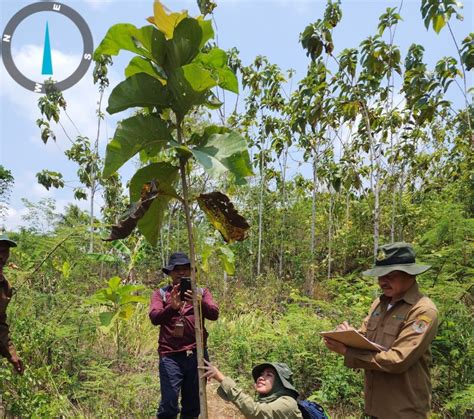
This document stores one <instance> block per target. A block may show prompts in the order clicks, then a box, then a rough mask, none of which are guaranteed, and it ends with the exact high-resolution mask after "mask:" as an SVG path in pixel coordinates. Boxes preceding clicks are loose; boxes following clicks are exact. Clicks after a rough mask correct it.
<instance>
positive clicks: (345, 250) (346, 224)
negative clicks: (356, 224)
mask: <svg viewBox="0 0 474 419" xmlns="http://www.w3.org/2000/svg"><path fill="white" fill-rule="evenodd" d="M350 203H351V201H350V192H347V194H346V223H345V227H346V229H348V228H349V218H350ZM348 247H349V243H348V239H347V233H346V240H345V246H344V265H343V268H342V270H343V272H344V273H346V271H347V248H348Z"/></svg>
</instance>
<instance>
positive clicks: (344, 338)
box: [319, 330, 382, 352]
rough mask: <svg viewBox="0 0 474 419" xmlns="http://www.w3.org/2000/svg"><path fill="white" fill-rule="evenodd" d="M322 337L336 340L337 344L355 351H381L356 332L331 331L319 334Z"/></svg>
mask: <svg viewBox="0 0 474 419" xmlns="http://www.w3.org/2000/svg"><path fill="white" fill-rule="evenodd" d="M319 334H320V335H321V336H322V337H327V338H330V339H334V340H337V341H338V342H341V343H343V344H344V345H346V346H349V347H351V348H355V349H366V350H368V351H377V352H380V351H381V350H382V348H381V347H379V346H377V345H376V344H375V343H374V342H371V341H370V340H369V339H367V338H366V337H365V336H363V335H361V334H360V333H359V332H358V331H357V330H340V331H337V332H336V331H331V332H320V333H319Z"/></svg>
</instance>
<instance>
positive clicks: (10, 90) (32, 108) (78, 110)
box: [0, 44, 118, 149]
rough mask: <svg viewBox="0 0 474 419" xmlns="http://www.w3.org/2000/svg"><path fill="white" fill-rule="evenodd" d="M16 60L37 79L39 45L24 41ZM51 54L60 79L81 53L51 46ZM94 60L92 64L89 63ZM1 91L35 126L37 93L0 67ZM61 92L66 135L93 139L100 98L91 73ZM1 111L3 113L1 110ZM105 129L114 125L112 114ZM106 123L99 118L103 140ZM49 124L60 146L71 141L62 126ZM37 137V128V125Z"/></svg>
mask: <svg viewBox="0 0 474 419" xmlns="http://www.w3.org/2000/svg"><path fill="white" fill-rule="evenodd" d="M13 55H14V57H15V63H16V64H17V66H18V68H19V69H21V71H22V73H23V74H25V75H26V76H27V77H29V78H31V79H32V80H40V79H41V78H40V76H38V75H37V72H38V70H37V65H36V63H38V62H41V59H42V48H41V47H39V46H37V45H31V44H30V45H25V46H23V47H22V48H21V49H20V50H18V51H14V52H13ZM52 55H53V57H54V60H53V61H54V67H55V74H54V77H55V79H57V80H63V79H65V78H66V77H67V76H68V75H70V74H71V73H73V72H74V70H75V69H76V68H77V65H78V62H79V61H80V57H79V56H78V55H73V54H70V55H68V54H64V53H62V52H60V51H57V50H53V51H52ZM92 65H93V64H91V66H92ZM109 77H110V79H111V85H112V86H113V85H115V84H117V83H118V75H116V73H114V72H113V71H110V72H109ZM0 94H1V95H2V96H6V98H5V99H6V100H5V99H3V100H2V101H4V102H5V103H6V102H11V103H12V104H13V105H14V107H15V109H16V110H17V112H21V113H22V114H23V115H24V116H25V119H26V121H25V123H30V122H31V123H32V124H31V126H35V125H34V124H35V123H36V120H37V119H38V118H39V117H40V111H39V109H38V106H37V101H38V98H39V97H40V96H39V95H38V94H37V93H33V92H31V91H29V90H26V89H24V88H22V87H20V86H18V84H17V83H16V82H15V81H14V80H13V79H11V78H10V77H9V76H8V75H7V74H6V73H5V72H4V70H2V77H1V78H0ZM109 94H110V89H109V90H108V91H106V93H105V95H104V99H103V101H102V110H103V111H104V108H105V107H106V104H107V101H108V95H109ZM63 96H64V98H65V100H66V102H67V108H66V112H67V115H69V118H68V116H67V115H66V112H64V111H62V110H61V120H60V121H61V124H62V125H63V126H64V128H65V130H66V132H67V133H68V134H69V136H70V137H71V138H72V139H74V138H75V137H76V136H77V135H79V134H81V135H85V136H87V137H89V138H90V139H91V140H93V139H94V138H95V137H96V135H97V114H96V109H97V105H98V100H99V92H98V89H97V86H95V85H94V84H93V82H92V77H91V75H90V74H86V75H85V76H84V77H83V78H82V79H81V80H80V81H79V82H78V83H77V84H76V85H75V86H73V87H71V88H70V89H68V90H66V91H64V92H63ZM2 114H3V115H6V113H4V112H2ZM108 120H110V121H106V122H105V123H108V126H107V131H108V133H109V135H112V133H113V130H114V128H113V126H112V125H110V123H112V124H113V125H115V124H114V120H115V118H110V117H109V118H108ZM105 123H104V122H102V134H101V140H102V142H106V140H107V138H106V136H105V129H104V128H105ZM51 127H52V129H53V131H54V132H55V134H56V136H57V141H58V145H59V147H60V148H61V149H65V148H68V147H69V145H70V142H69V140H68V139H67V137H66V135H65V134H64V132H63V129H62V128H61V126H59V125H57V124H55V123H54V121H53V122H52V123H51ZM38 138H39V129H38Z"/></svg>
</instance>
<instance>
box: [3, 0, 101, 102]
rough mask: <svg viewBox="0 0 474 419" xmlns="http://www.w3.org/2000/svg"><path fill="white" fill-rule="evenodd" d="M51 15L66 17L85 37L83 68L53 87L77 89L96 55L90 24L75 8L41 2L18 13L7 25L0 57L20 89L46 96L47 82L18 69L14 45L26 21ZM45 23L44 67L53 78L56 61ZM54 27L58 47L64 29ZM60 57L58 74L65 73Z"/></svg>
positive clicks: (43, 73) (81, 59) (42, 68)
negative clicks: (35, 78)
mask: <svg viewBox="0 0 474 419" xmlns="http://www.w3.org/2000/svg"><path fill="white" fill-rule="evenodd" d="M0 1H2V0H0ZM51 12H53V13H54V14H56V15H60V16H64V17H65V18H66V24H68V25H70V24H72V26H75V27H76V28H77V29H79V34H80V36H81V38H82V49H81V52H80V61H79V65H78V66H77V67H76V69H75V70H74V71H73V72H72V73H71V74H69V73H68V74H69V75H66V78H64V79H62V80H59V81H57V82H56V81H54V82H52V85H54V88H55V89H56V90H59V91H64V90H66V89H69V88H70V87H72V86H74V85H75V84H76V83H77V82H78V81H79V80H81V79H82V77H83V76H84V75H85V74H86V73H87V70H88V68H89V66H90V64H91V61H92V55H93V53H94V41H93V39H92V33H91V31H90V29H89V26H88V25H87V22H86V21H85V20H84V18H83V17H82V16H81V15H80V14H79V13H77V12H76V11H75V10H74V9H73V8H72V7H70V6H67V5H66V4H62V3H57V2H51V1H38V2H36V3H32V4H29V5H28V6H25V7H23V8H22V9H20V10H18V12H16V13H15V14H14V15H13V17H12V18H11V19H10V20H9V21H8V23H7V26H5V30H4V31H3V35H2V36H1V38H0V39H1V41H0V42H1V43H2V53H1V54H0V57H1V58H0V59H1V60H2V61H3V65H4V66H5V69H6V70H7V72H8V74H10V76H11V77H12V78H13V80H15V81H16V82H17V83H18V84H19V85H20V86H23V87H24V88H25V89H28V90H30V91H32V92H35V93H40V94H44V93H46V83H45V82H44V81H36V80H31V79H30V78H29V77H27V76H26V75H25V74H23V73H22V72H21V70H20V69H19V68H18V67H17V65H16V63H15V59H14V57H13V55H12V48H11V44H12V40H13V35H14V32H15V30H16V29H17V27H18V25H19V24H20V23H21V22H22V21H23V20H24V19H26V18H28V17H29V16H31V15H34V14H35V13H51ZM54 19H56V18H54ZM43 22H46V25H45V29H44V44H43V62H42V67H41V74H42V75H43V76H44V75H47V76H52V75H53V60H52V51H51V38H50V35H49V21H48V20H46V19H45V20H44V21H43ZM53 27H54V31H53V32H52V36H53V38H54V39H53V42H54V46H55V47H56V48H58V44H57V42H55V41H54V40H55V39H57V36H58V31H59V32H61V30H60V29H59V28H58V26H54V23H53ZM35 41H37V39H35ZM59 46H60V43H59ZM58 57H59V56H56V55H55V59H56V61H55V69H56V75H58V74H61V71H60V70H61V62H58ZM38 67H39V63H38ZM58 67H59V69H58ZM38 70H39V69H38ZM58 70H59V71H58ZM44 78H50V77H43V79H44Z"/></svg>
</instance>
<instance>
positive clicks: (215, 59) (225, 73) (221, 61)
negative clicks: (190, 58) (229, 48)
mask: <svg viewBox="0 0 474 419" xmlns="http://www.w3.org/2000/svg"><path fill="white" fill-rule="evenodd" d="M195 61H197V62H199V63H201V64H202V65H203V66H204V68H206V69H208V70H209V71H210V72H211V73H212V75H213V77H214V79H215V80H216V81H217V84H218V85H219V86H220V87H222V88H223V89H226V90H229V91H231V92H234V93H239V83H238V81H237V77H236V76H235V74H234V72H233V71H232V70H231V69H230V68H229V67H228V66H227V54H226V53H225V51H223V50H221V49H220V48H212V49H211V50H209V51H208V52H205V53H201V54H199V55H198V56H197V57H196V60H195Z"/></svg>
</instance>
